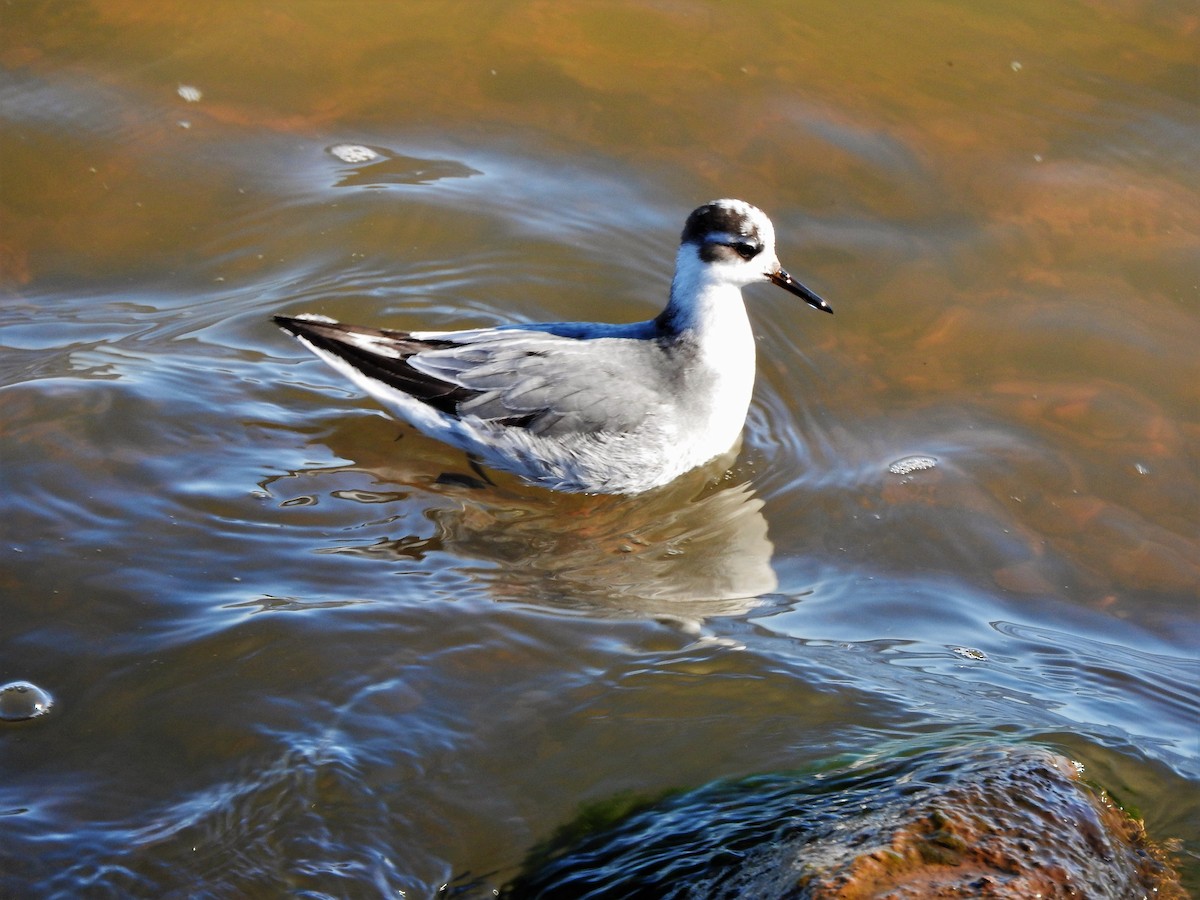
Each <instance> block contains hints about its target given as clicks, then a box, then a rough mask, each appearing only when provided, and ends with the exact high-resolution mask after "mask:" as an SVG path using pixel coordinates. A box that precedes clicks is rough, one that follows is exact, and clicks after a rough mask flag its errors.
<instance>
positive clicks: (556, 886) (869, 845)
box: [504, 746, 1188, 900]
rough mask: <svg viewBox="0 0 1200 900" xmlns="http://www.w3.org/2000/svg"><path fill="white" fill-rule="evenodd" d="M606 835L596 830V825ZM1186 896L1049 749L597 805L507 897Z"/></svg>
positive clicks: (902, 899) (905, 899) (954, 755)
mask: <svg viewBox="0 0 1200 900" xmlns="http://www.w3.org/2000/svg"><path fill="white" fill-rule="evenodd" d="M610 817H611V819H612V820H615V821H611V822H609V823H607V824H603V825H600V826H599V827H598V828H597V827H596V823H597V822H598V821H599V822H604V821H605V819H608V818H610ZM583 895H586V896H588V897H593V898H600V897H678V898H733V897H757V898H789V900H865V898H887V900H916V898H932V900H937V898H951V897H991V898H1030V897H1041V898H1066V897H1074V898H1078V897H1089V898H1131V897H1151V896H1152V897H1157V898H1185V897H1187V896H1188V895H1187V893H1186V892H1185V891H1184V890H1183V888H1182V887H1181V886H1180V884H1179V880H1178V876H1177V874H1176V873H1175V871H1174V870H1173V868H1172V867H1171V866H1170V864H1169V862H1168V861H1167V859H1166V855H1165V854H1164V852H1163V851H1161V850H1160V849H1159V848H1157V847H1155V846H1154V845H1152V844H1151V843H1150V842H1149V841H1148V840H1147V838H1146V835H1145V832H1144V830H1143V828H1142V826H1141V824H1140V823H1139V822H1137V821H1135V820H1134V819H1132V818H1131V817H1129V816H1128V815H1126V814H1125V813H1124V812H1122V811H1121V810H1120V809H1118V808H1117V807H1116V806H1115V805H1114V804H1113V803H1112V802H1111V801H1109V800H1108V798H1107V797H1106V796H1104V795H1103V794H1102V793H1099V792H1097V791H1095V790H1093V789H1092V788H1091V787H1090V786H1088V785H1087V784H1085V783H1084V782H1083V781H1081V780H1080V775H1079V771H1078V768H1077V767H1076V765H1075V764H1074V763H1072V762H1071V761H1070V760H1068V759H1067V758H1065V757H1063V756H1061V755H1059V754H1056V753H1053V752H1051V751H1050V750H1047V749H1044V748H1040V747H1029V746H1012V747H1008V746H1001V747H997V746H987V747H970V748H956V749H952V750H937V751H929V752H926V753H923V754H920V755H917V756H910V757H907V758H899V759H890V760H887V761H884V762H878V763H874V764H867V765H858V766H854V767H851V768H848V769H845V770H841V771H836V772H828V773H818V774H809V775H802V776H786V775H773V776H760V777H756V778H751V779H746V780H744V781H740V782H736V783H722V784H717V785H712V786H709V787H705V788H702V789H700V790H698V791H693V792H690V793H687V794H681V795H676V796H674V797H670V798H668V799H666V800H663V801H660V802H658V803H656V804H651V805H649V806H646V807H643V808H641V809H638V810H635V811H633V812H632V813H627V814H625V815H623V816H622V815H621V814H620V813H617V812H615V811H612V813H606V812H605V811H604V810H599V809H597V810H592V811H591V812H590V813H589V814H585V815H584V816H583V817H581V819H580V820H579V821H578V822H576V823H573V824H572V825H571V826H568V827H567V828H566V829H564V830H563V831H562V832H561V833H560V835H559V836H558V837H556V838H555V839H554V840H553V841H551V842H550V843H549V844H547V845H546V846H544V847H542V848H539V850H537V851H535V853H534V854H532V855H531V857H530V860H529V861H528V865H527V868H526V871H525V872H524V873H523V874H522V875H521V876H520V877H519V878H518V879H516V880H514V881H513V882H512V883H511V884H510V885H508V886H507V887H506V889H505V892H504V896H505V897H508V898H512V900H515V898H524V897H540V898H557V897H563V898H565V897H578V896H583Z"/></svg>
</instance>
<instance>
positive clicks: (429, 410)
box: [275, 200, 833, 494]
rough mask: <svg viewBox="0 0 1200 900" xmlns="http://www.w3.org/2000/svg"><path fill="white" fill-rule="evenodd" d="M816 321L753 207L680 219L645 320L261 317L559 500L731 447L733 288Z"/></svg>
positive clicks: (646, 486) (709, 208) (744, 389)
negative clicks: (421, 326) (661, 288)
mask: <svg viewBox="0 0 1200 900" xmlns="http://www.w3.org/2000/svg"><path fill="white" fill-rule="evenodd" d="M762 281H769V282H771V283H773V284H776V285H778V286H779V287H781V288H783V289H784V290H787V291H790V292H791V293H793V294H795V295H796V296H798V297H801V298H802V299H803V300H804V301H805V302H807V303H808V304H810V305H811V306H814V307H816V308H817V309H820V310H824V311H825V312H833V310H832V309H830V307H829V304H828V303H826V302H825V301H824V300H822V299H821V298H820V297H818V296H817V295H816V294H814V293H813V292H812V291H810V290H809V289H808V288H806V287H804V286H803V285H802V284H800V283H799V282H797V281H795V280H794V279H793V278H792V276H790V275H789V274H788V273H787V272H786V271H785V270H784V269H783V267H782V266H780V264H779V259H778V258H777V257H776V255H775V229H774V227H773V226H772V225H771V220H770V219H768V218H767V217H766V215H765V214H764V213H763V212H762V211H761V210H759V209H758V208H756V207H754V206H751V205H750V204H749V203H745V202H743V201H741V200H715V201H713V202H712V203H706V204H705V205H704V206H701V207H699V208H698V209H696V210H695V211H694V212H693V213H692V214H691V215H690V216H688V219H687V223H686V224H685V225H684V228H683V235H682V238H681V242H680V246H679V253H678V255H677V256H676V260H675V277H674V280H673V281H672V282H671V296H670V301H669V302H668V303H667V306H666V309H664V310H663V311H662V312H661V313H659V314H658V316H656V317H655V318H653V319H650V320H649V321H646V322H634V323H630V324H624V325H611V324H604V323H592V322H553V323H545V324H513V325H502V326H500V327H497V328H478V329H473V330H470V331H418V332H411V333H408V332H402V331H387V330H383V329H378V328H363V327H359V326H355V325H343V324H341V323H339V322H335V321H333V320H332V319H328V318H325V317H324V316H315V315H303V316H298V317H296V318H289V317H285V316H276V317H275V322H276V324H278V325H279V326H280V327H281V328H283V329H284V330H285V331H287V332H288V333H289V334H292V335H294V336H295V337H296V338H298V339H299V340H300V342H301V343H302V344H304V345H305V346H306V347H308V349H309V350H311V351H312V352H313V353H315V354H316V355H317V356H319V357H320V358H321V359H323V360H324V361H325V362H327V363H328V364H329V365H331V366H332V367H333V368H335V369H337V370H338V371H339V372H341V373H342V374H343V375H345V376H346V377H347V378H349V379H350V380H351V381H353V382H354V383H355V384H356V385H358V386H359V387H360V388H361V389H362V390H364V391H366V392H367V393H368V394H370V395H371V396H372V397H374V398H375V399H376V400H378V401H379V402H380V403H382V404H383V405H384V406H385V407H386V408H387V409H388V410H390V411H391V412H393V413H394V414H396V415H397V416H399V417H400V418H401V419H403V420H404V421H406V422H408V423H409V424H411V425H413V426H414V427H415V428H417V429H419V430H420V431H423V432H425V433H426V434H428V435H431V436H433V437H435V438H438V439H440V440H443V441H445V442H446V443H448V444H452V445H453V446H455V447H459V448H461V449H463V450H466V451H467V452H468V453H470V454H472V455H474V456H475V457H476V458H478V459H479V460H481V461H482V462H483V463H484V464H486V465H489V466H492V467H494V468H497V469H503V470H506V471H509V472H514V473H516V474H517V475H519V476H521V477H522V478H524V479H526V480H527V481H530V482H533V483H535V484H539V485H542V486H544V487H548V488H552V489H554V490H560V491H575V492H582V493H595V494H637V493H641V492H642V491H647V490H650V489H652V488H656V487H659V486H661V485H665V484H667V483H668V482H670V481H672V480H674V479H675V478H677V477H678V476H680V475H682V474H683V473H684V472H687V471H689V470H690V469H693V468H695V467H696V466H699V465H701V464H703V463H705V462H708V461H709V460H712V459H714V458H716V457H717V456H720V455H721V454H723V453H725V452H726V451H728V450H729V449H730V448H732V447H733V445H734V444H735V443H736V442H737V439H738V437H739V436H740V434H741V431H742V426H743V424H744V423H745V420H746V412H747V410H748V409H749V406H750V395H751V392H752V390H753V387H754V371H755V362H754V335H753V334H752V333H751V330H750V321H749V319H748V318H747V316H746V307H745V305H744V304H743V302H742V292H741V289H742V287H743V286H745V285H748V284H754V283H755V282H762Z"/></svg>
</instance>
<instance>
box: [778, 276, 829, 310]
mask: <svg viewBox="0 0 1200 900" xmlns="http://www.w3.org/2000/svg"><path fill="white" fill-rule="evenodd" d="M767 278H769V279H770V280H771V283H772V284H777V285H779V286H780V287H781V288H783V289H784V290H785V291H788V292H789V293H792V294H795V295H796V296H797V297H799V298H800V299H801V300H803V301H804V302H805V303H807V304H808V305H809V306H815V307H816V308H817V309H819V310H821V311H822V312H827V313H829V314H830V315H832V314H833V307H832V306H830V305H829V304H828V303H826V302H825V301H824V300H822V299H821V298H820V297H818V296H817V295H816V294H814V293H813V292H812V291H810V290H809V289H808V288H806V287H805V286H804V285H802V284H801V283H800V282H798V281H797V280H796V279H795V278H793V277H792V276H791V275H789V274H788V273H787V272H786V271H784V270H783V269H780V270H779V271H778V272H771V273H770V274H769V275H767Z"/></svg>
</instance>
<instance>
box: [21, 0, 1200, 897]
mask: <svg viewBox="0 0 1200 900" xmlns="http://www.w3.org/2000/svg"><path fill="white" fill-rule="evenodd" d="M408 6H410V5H407V4H396V5H392V4H358V5H354V7H353V10H354V12H352V13H351V12H349V11H347V10H348V9H349V8H348V7H343V6H342V5H341V4H323V3H313V4H304V3H293V4H287V5H284V6H280V7H278V8H275V9H270V10H255V11H254V12H250V11H249V8H248V7H247V10H246V11H240V10H241V7H237V9H238V10H239V12H236V13H234V12H232V11H227V12H226V13H219V12H215V11H208V10H206V9H205V8H203V5H201V6H200V8H197V6H196V5H195V4H176V3H153V4H151V3H146V2H137V3H135V2H125V3H120V2H113V3H107V4H96V5H93V4H89V3H83V2H80V3H73V4H71V3H68V4H60V5H20V4H18V5H9V6H6V7H5V8H4V10H3V11H2V12H0V25H2V26H3V27H2V28H0V35H2V36H0V79H2V80H0V112H2V114H3V117H4V120H3V127H2V128H0V279H2V281H0V289H2V291H3V294H2V295H0V304H2V306H0V311H2V319H0V478H2V479H3V485H2V488H3V491H2V500H0V503H2V504H3V510H2V522H3V525H2V526H0V527H2V529H3V532H2V535H3V541H2V543H0V552H2V553H3V555H4V557H3V558H4V566H3V570H2V572H0V585H2V588H3V593H2V595H0V683H3V684H8V683H12V682H30V683H32V684H33V685H36V687H37V688H39V689H41V690H43V691H46V692H47V694H48V697H47V702H48V703H50V704H52V705H50V706H48V712H47V713H46V714H45V715H41V716H40V717H38V718H33V719H29V720H27V721H8V720H5V721H0V894H5V895H8V894H11V895H13V896H29V895H45V896H62V897H68V896H72V897H73V896H80V895H89V896H128V895H143V896H176V895H184V894H187V895H189V896H196V895H201V896H214V897H226V896H262V897H269V896H280V895H283V894H286V893H289V892H293V893H299V892H303V891H310V892H312V893H311V894H306V896H324V895H328V896H372V895H389V896H395V895H396V893H397V892H398V891H405V892H407V896H410V897H413V896H428V895H430V894H431V893H433V892H435V891H436V890H437V889H438V888H439V886H441V885H442V884H445V883H451V884H457V885H459V886H460V887H461V890H462V892H463V893H464V894H468V895H480V896H482V895H486V894H487V893H489V892H490V890H491V888H492V887H495V886H498V885H500V884H501V883H503V882H504V881H505V880H506V879H508V878H509V877H511V876H512V874H513V873H514V872H515V870H516V867H517V866H519V864H520V863H521V860H522V858H523V857H524V855H525V854H526V853H527V852H528V851H529V849H530V848H531V847H532V846H534V844H536V843H537V842H538V841H541V840H543V839H545V838H547V837H548V836H549V835H550V834H551V833H553V831H554V830H555V829H556V828H557V827H559V826H560V825H562V824H563V823H564V822H566V821H568V820H570V819H571V818H572V817H573V815H574V814H575V813H576V812H577V811H578V810H579V809H580V807H581V806H582V805H584V804H586V803H589V802H600V801H604V800H607V799H609V798H612V797H614V796H620V795H630V796H656V795H658V794H660V793H661V792H662V791H664V790H666V789H672V788H678V789H692V788H696V787H698V786H701V785H703V784H705V783H708V782H710V781H712V780H714V779H717V778H725V777H735V776H740V775H744V774H749V773H756V772H772V771H783V770H793V769H802V768H805V767H810V766H815V765H827V764H831V763H833V762H835V761H837V760H848V759H856V758H860V757H863V756H867V755H871V754H875V753H882V752H886V748H889V747H894V746H900V745H903V746H909V747H911V746H914V745H920V744H922V743H923V742H928V743H929V744H930V745H933V744H937V745H939V746H944V745H946V744H948V743H955V742H963V743H969V742H971V741H974V740H981V739H987V740H992V739H996V738H1000V739H1003V740H1011V741H1028V742H1039V743H1044V744H1047V745H1049V746H1052V747H1054V748H1056V749H1058V750H1060V751H1063V752H1066V753H1068V754H1069V755H1070V756H1072V757H1073V758H1075V759H1077V760H1079V761H1080V762H1082V763H1083V764H1084V766H1085V772H1086V776H1087V777H1088V778H1089V779H1091V780H1092V781H1093V782H1094V783H1096V784H1098V785H1100V786H1102V787H1103V788H1105V789H1107V790H1108V791H1110V792H1111V793H1112V794H1113V796H1114V797H1115V798H1116V799H1117V800H1118V801H1120V802H1121V803H1122V804H1125V805H1126V807H1127V808H1129V809H1131V810H1132V811H1134V812H1135V814H1137V815H1139V816H1142V817H1144V818H1145V820H1146V823H1147V827H1148V829H1149V832H1150V834H1151V836H1152V837H1153V838H1155V839H1156V840H1158V841H1161V842H1167V843H1169V844H1171V845H1172V846H1175V847H1176V848H1177V850H1178V852H1179V858H1180V861H1181V863H1182V865H1183V866H1184V868H1185V873H1186V876H1187V879H1188V883H1189V884H1190V885H1191V887H1192V889H1193V891H1194V890H1195V889H1196V888H1197V886H1200V863H1197V860H1196V854H1197V853H1198V852H1200V796H1198V794H1200V791H1198V783H1200V746H1198V744H1200V738H1198V730H1200V703H1198V701H1197V687H1196V686H1197V684H1200V666H1198V665H1197V661H1196V660H1197V646H1198V641H1197V620H1198V616H1197V606H1196V600H1197V596H1198V594H1200V590H1198V586H1200V484H1198V479H1200V464H1198V463H1200V458H1198V451H1197V448H1198V447H1200V415H1198V413H1200V364H1198V362H1197V359H1198V355H1197V351H1196V348H1197V347H1200V297H1198V287H1197V285H1198V283H1200V176H1198V174H1197V167H1196V161H1195V148H1196V147H1197V146H1200V114H1198V113H1200V103H1198V93H1200V88H1198V69H1197V52H1196V49H1195V48H1196V40H1197V33H1198V32H1200V18H1198V17H1197V16H1196V15H1195V13H1194V12H1192V11H1191V10H1190V9H1189V8H1188V7H1187V6H1186V5H1178V4H1169V3H1153V2H1131V3H1093V4H1085V3H1066V4H1050V5H1046V4H1029V3H1020V2H1012V3H1007V4H1004V5H1003V6H1000V7H996V6H993V7H990V8H989V9H988V11H986V12H981V11H980V10H979V9H977V8H976V7H975V6H973V5H970V4H956V5H947V4H937V3H920V2H913V3H906V4H903V5H902V6H901V7H895V6H894V5H893V6H887V7H883V6H878V7H877V6H876V5H869V4H852V5H850V6H847V5H846V4H844V3H838V4H832V3H831V4H825V5H820V6H816V7H811V8H810V7H806V8H805V9H804V10H803V11H800V10H798V9H796V8H794V6H795V5H794V4H772V3H765V2H763V3H756V4H743V5H741V6H739V7H738V8H737V11H736V12H734V11H731V10H730V9H729V8H728V7H727V6H725V5H723V4H716V3H712V4H708V3H702V2H697V3H681V4H669V3H668V4H656V5H646V4H632V3H630V4H625V3H611V4H605V5H603V6H599V7H589V8H587V9H584V10H578V9H575V8H573V7H572V6H571V5H565V4H550V3H538V2H528V3H518V2H505V3H497V4H491V5H486V6H485V5H479V4H463V5H456V4H450V3H444V4H443V3H429V4H422V5H420V6H419V10H418V11H411V10H408V9H407V7H408ZM343 145H352V146H365V147H368V148H371V149H372V151H373V152H374V154H375V156H374V157H373V158H370V159H366V158H362V157H359V156H354V155H350V156H349V161H347V154H346V153H345V152H343V150H342V146H343ZM718 196H741V197H744V198H746V199H748V200H751V201H752V202H755V203H758V204H759V205H761V206H763V207H764V208H765V209H766V210H767V211H768V212H769V213H770V214H771V215H772V216H773V218H774V219H775V222H776V227H777V230H778V232H779V235H780V256H781V258H782V260H783V262H784V264H785V265H786V266H787V267H788V268H789V269H790V270H791V271H792V272H793V273H794V274H796V275H797V276H798V277H800V278H801V279H802V280H803V281H805V283H807V284H809V285H810V286H811V287H812V288H814V289H815V290H817V291H819V292H820V293H822V294H823V295H825V296H827V297H828V298H829V300H830V301H831V303H832V304H833V306H834V308H835V310H836V315H835V316H833V317H828V316H816V315H812V314H811V310H808V309H807V308H806V307H804V306H803V305H802V304H797V303H793V302H791V301H790V300H789V298H788V297H787V296H786V295H784V294H783V293H781V292H777V291H774V290H772V289H771V288H769V287H764V288H752V289H749V290H748V291H747V295H748V299H749V301H750V303H751V306H752V310H751V312H752V318H753V320H754V322H755V325H756V330H757V332H758V333H759V335H760V338H761V339H760V342H759V353H760V362H759V384H758V389H757V393H756V399H755V404H754V407H753V410H752V412H751V416H750V421H749V423H748V427H747V430H746V438H745V441H744V444H743V446H742V447H741V450H740V453H739V454H738V455H737V456H736V458H733V459H730V460H723V461H718V463H716V464H714V465H713V466H711V467H709V468H708V469H706V470H703V471H701V472H697V473H694V474H693V475H691V476H688V477H686V478H684V479H682V480H681V481H680V482H679V483H677V484H675V485H672V486H670V487H669V488H667V489H664V490H663V491H660V492H656V493H654V494H651V495H647V496H643V497H637V498H630V499H626V498H587V497H571V496H557V495H552V494H548V493H546V492H542V491H537V490H534V489H530V488H526V487H523V486H522V485H520V484H519V483H517V482H516V481H514V480H512V479H508V478H505V477H496V478H495V480H496V484H495V485H484V486H482V487H480V486H478V485H477V484H476V483H475V482H474V480H473V479H474V474H473V473H472V471H471V469H470V468H469V466H468V465H467V461H466V460H465V459H464V458H463V456H462V454H460V453H457V452H455V451H452V450H450V449H448V448H445V447H443V446H441V445H439V444H437V443H435V442H433V441H430V440H427V439H425V438H423V437H421V436H419V435H416V434H414V433H413V432H411V431H409V430H406V429H404V428H403V427H401V426H400V425H398V424H397V423H395V422H394V421H392V420H391V419H389V418H387V417H386V416H384V415H383V414H382V413H381V412H379V411H378V409H377V408H376V407H375V405H374V404H372V403H371V402H370V401H368V400H366V399H364V398H362V397H361V396H360V395H359V394H358V393H357V392H356V391H355V390H353V389H352V387H350V386H349V385H348V384H346V383H345V382H343V381H342V380H340V379H339V378H338V376H337V375H336V374H334V373H333V372H331V371H329V370H327V369H325V368H324V367H323V366H322V365H321V364H320V363H319V362H318V361H316V360H315V359H313V358H311V356H309V355H308V354H307V353H306V352H305V351H304V350H303V348H301V347H300V346H299V345H297V344H296V343H295V342H294V341H291V340H290V339H288V338H287V337H286V336H284V335H283V334H281V333H279V332H277V330H276V329H274V328H273V327H272V326H271V325H270V324H269V316H270V314H272V313H275V312H284V313H297V312H302V311H312V312H320V313H323V314H326V315H330V316H334V317H337V318H343V319H348V320H352V321H358V322H361V323H364V324H377V323H378V324H382V323H387V324H389V325H391V326H393V327H397V328H408V327H418V326H424V327H446V328H453V327H466V326H471V325H480V324H490V323H494V322H499V321H509V320H514V319H515V320H522V319H523V320H562V319H592V318H595V319H608V320H612V321H630V320H634V319H642V318H646V317H648V316H651V315H653V314H654V313H656V312H657V310H658V308H659V307H660V306H661V304H662V303H663V301H664V300H665V294H666V288H667V284H668V280H669V277H670V265H671V260H672V256H673V252H674V245H675V241H676V239H677V235H678V230H679V228H680V226H681V224H682V220H683V217H684V216H685V215H686V214H687V212H688V211H689V210H690V209H691V208H692V207H693V206H695V205H696V204H697V203H699V202H701V201H704V200H708V199H711V198H713V197H718ZM914 459H919V460H921V462H920V464H919V465H912V464H911V461H912V460H914ZM906 461H907V462H906ZM198 892H199V893H198Z"/></svg>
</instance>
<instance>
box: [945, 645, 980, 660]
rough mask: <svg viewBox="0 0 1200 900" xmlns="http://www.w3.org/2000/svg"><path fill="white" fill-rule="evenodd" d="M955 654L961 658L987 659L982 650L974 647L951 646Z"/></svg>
mask: <svg viewBox="0 0 1200 900" xmlns="http://www.w3.org/2000/svg"><path fill="white" fill-rule="evenodd" d="M950 649H951V650H952V651H953V652H954V653H955V655H957V656H961V657H962V658H963V659H973V660H976V661H980V660H985V659H987V654H986V653H984V652H983V651H982V650H976V649H975V648H974V647H951V648H950Z"/></svg>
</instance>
